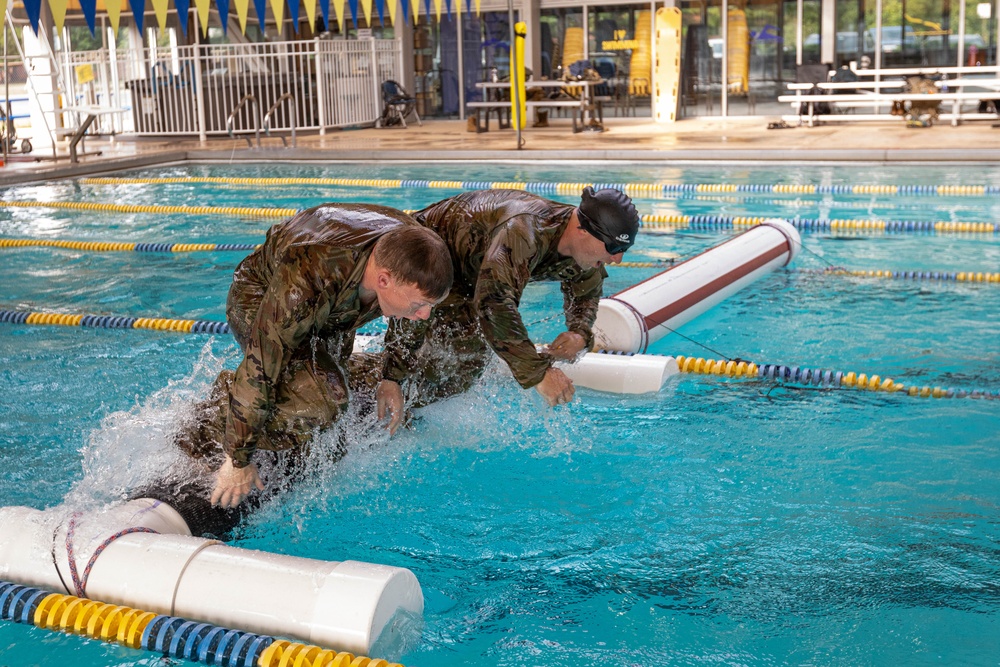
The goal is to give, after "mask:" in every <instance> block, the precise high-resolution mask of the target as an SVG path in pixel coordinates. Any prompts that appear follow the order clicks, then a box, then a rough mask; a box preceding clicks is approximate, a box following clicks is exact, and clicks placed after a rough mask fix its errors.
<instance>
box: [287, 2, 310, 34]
mask: <svg viewBox="0 0 1000 667" xmlns="http://www.w3.org/2000/svg"><path fill="white" fill-rule="evenodd" d="M301 4H302V3H301V1H300V0H288V17H289V18H290V19H291V20H292V32H294V33H295V34H296V35H297V34H299V5H301ZM309 30H310V32H311V31H312V26H309Z"/></svg>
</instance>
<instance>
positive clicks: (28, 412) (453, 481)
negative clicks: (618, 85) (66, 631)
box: [0, 164, 1000, 666]
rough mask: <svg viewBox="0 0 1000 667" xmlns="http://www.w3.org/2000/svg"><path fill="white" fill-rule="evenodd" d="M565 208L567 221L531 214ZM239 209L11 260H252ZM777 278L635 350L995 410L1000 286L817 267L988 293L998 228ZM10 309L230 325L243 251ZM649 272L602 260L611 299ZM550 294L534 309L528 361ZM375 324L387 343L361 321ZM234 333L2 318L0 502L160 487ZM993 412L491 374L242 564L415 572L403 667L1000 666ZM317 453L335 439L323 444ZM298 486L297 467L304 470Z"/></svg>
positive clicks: (626, 175)
mask: <svg viewBox="0 0 1000 667" xmlns="http://www.w3.org/2000/svg"><path fill="white" fill-rule="evenodd" d="M126 175H127V176H134V177H157V178H163V177H184V176H232V177H248V178H260V177H276V176H285V177H349V178H355V179H408V178H410V179H431V178H433V179H436V180H442V181H444V180H452V179H454V180H463V181H468V180H489V181H514V180H523V181H531V182H578V181H579V182H593V181H599V182H618V183H621V182H626V183H631V182H675V183H726V184H732V183H758V184H771V183H785V184H825V185H835V184H863V185H866V184H912V185H942V184H945V185H966V184H970V183H974V184H991V185H998V184H1000V170H992V171H988V170H987V171H984V170H983V168H982V167H976V168H962V167H948V168H946V169H944V168H942V169H937V168H917V167H884V166H863V165H857V166H853V167H794V168H788V169H784V170H783V169H775V168H771V167H741V166H732V167H725V166H715V167H708V166H699V167H686V166H670V167H655V166H643V167H641V168H639V167H621V166H616V165H611V164H598V165H550V166H536V167H524V166H517V165H506V164H499V165H492V166H490V167H488V168H487V167H483V166H473V165H460V166H456V165H374V166H371V165H367V166H351V165H326V166H323V165H309V166H296V165H276V164H269V165H264V166H252V165H248V166H231V165H228V166H216V165H205V166H185V167H170V168H163V169H158V170H145V171H142V172H131V173H129V174H126ZM455 192H456V190H453V189H451V190H450V189H447V188H416V187H412V188H394V187H383V188H379V187H365V186H335V187H330V186H319V185H288V186H281V187H266V188H263V187H259V186H252V185H246V186H237V185H224V184H204V183H202V184H189V183H162V184H158V183H149V184H123V185H98V184H91V183H85V182H82V181H66V182H59V183H50V184H45V185H34V186H23V187H18V188H12V189H9V190H7V191H6V192H5V193H4V197H3V199H4V200H32V201H77V202H116V203H129V204H141V205H154V204H163V203H175V204H190V205H212V206H241V207H279V208H285V207H288V208H299V207H305V206H311V205H314V204H317V203H320V202H323V201H334V200H350V201H362V202H372V203H383V204H388V205H391V206H396V207H399V208H404V209H416V208H421V207H423V206H425V205H426V204H428V203H430V202H433V201H437V200H438V199H441V198H444V197H446V196H449V195H451V194H453V193H455ZM553 198H555V199H561V200H563V201H573V197H572V196H568V195H565V196H564V195H553ZM636 204H637V206H638V208H639V210H640V212H641V213H645V214H654V213H655V214H659V215H663V216H668V215H686V216H715V217H720V216H721V217H733V216H778V217H790V218H794V217H801V218H852V219H888V220H904V221H918V222H920V221H924V222H934V221H990V222H992V221H997V220H1000V197H996V196H992V197H974V196H933V197H932V196H916V195H915V196H909V197H902V196H889V195H868V194H865V195H843V194H837V195H827V194H819V195H805V194H789V195H781V194H775V193H770V192H767V193H764V192H756V193H754V192H750V193H741V192H735V193H734V192H719V193H710V192H682V193H675V194H674V195H670V194H667V195H663V196H659V197H655V198H653V197H649V198H642V197H636ZM273 222H275V220H270V219H266V218H259V217H252V216H246V217H241V216H232V215H230V216H225V215H223V216H218V215H195V216H188V215H153V214H148V213H135V214H121V213H105V212H79V211H67V210H58V209H48V208H4V209H0V237H18V238H51V239H73V240H102V241H135V242H208V243H230V242H232V243H253V242H259V241H260V240H261V239H262V237H263V233H264V230H265V229H266V228H267V226H269V225H270V224H272V223H273ZM659 231H661V232H662V233H656V234H653V233H646V234H643V235H641V236H640V241H639V243H638V245H637V246H636V248H635V250H633V251H632V252H631V253H630V254H629V256H628V258H627V259H629V260H633V261H641V260H656V259H662V258H664V257H669V256H673V255H677V256H680V257H686V256H690V255H692V254H694V253H697V252H700V251H701V250H703V249H705V248H708V247H710V246H713V245H715V244H717V243H719V242H721V241H722V240H723V239H725V238H727V237H728V236H729V235H731V234H732V232H731V231H727V230H725V229H720V228H718V227H717V226H716V227H713V226H712V225H711V224H708V223H706V224H705V225H703V226H702V227H698V226H697V225H696V226H694V227H693V228H688V229H680V230H674V229H672V228H667V229H664V230H659ZM803 244H804V249H803V252H802V253H801V254H800V255H799V257H798V259H797V260H796V261H795V263H794V265H793V267H791V269H790V270H787V271H780V272H777V273H775V274H773V275H771V276H769V277H767V278H765V279H762V280H761V281H759V282H758V283H756V284H754V285H753V286H751V287H750V288H748V289H746V290H744V291H743V292H741V293H739V294H737V295H736V296H734V297H732V298H730V299H729V300H727V301H726V302H724V303H722V304H721V305H719V306H718V307H716V308H714V309H713V310H711V311H709V312H708V313H706V314H705V315H703V316H702V317H700V318H698V319H697V320H694V321H692V322H691V323H690V324H688V325H686V326H685V327H683V328H682V329H681V333H682V334H683V336H684V337H682V336H680V335H676V334H675V335H669V336H667V337H665V338H664V339H662V340H661V341H659V342H658V343H657V344H656V345H655V347H654V349H653V350H652V351H653V352H656V353H662V354H684V355H689V356H696V357H715V358H719V356H721V355H726V356H730V357H742V358H746V359H752V360H754V361H757V362H759V363H763V362H768V363H782V364H789V365H798V366H808V367H812V368H832V369H843V370H853V371H858V372H866V373H878V374H879V375H881V376H882V377H891V378H893V379H895V380H897V381H902V382H905V383H906V384H908V385H918V386H923V385H928V386H942V387H956V388H960V389H970V390H971V389H977V388H979V389H988V390H990V391H992V392H994V393H995V392H996V391H997V390H998V389H1000V323H998V318H997V317H996V314H997V312H998V310H1000V285H997V284H996V283H991V284H983V283H962V282H956V281H947V280H891V279H869V278H861V277H849V276H838V275H825V274H822V273H812V272H808V271H803V270H802V269H823V268H826V267H828V266H830V265H836V266H843V267H846V268H850V269H886V270H899V271H983V272H997V271H1000V234H996V233H993V234H982V233H964V234H962V233H960V234H935V233H912V232H899V233H870V232H866V231H864V230H863V229H862V230H859V231H843V232H829V231H818V232H811V231H809V230H804V231H803ZM0 253H3V259H4V268H3V270H2V274H0V275H2V276H3V280H2V285H3V289H2V293H0V308H6V309H13V308H17V309H22V310H33V311H47V312H51V311H59V312H68V313H87V314H114V315H122V316H152V317H170V318H192V319H207V320H222V319H224V308H225V295H226V291H227V289H228V286H229V281H230V278H231V273H232V270H233V268H234V267H235V266H236V264H237V263H238V262H239V260H240V259H241V258H242V257H243V255H244V254H245V253H243V252H199V253H190V254H183V253H174V254H171V253H129V252H109V253H97V252H81V251H75V250H66V249H52V248H37V247H28V248H4V249H0ZM656 270H657V269H655V268H624V267H623V268H614V269H612V271H611V278H610V281H609V284H608V287H607V289H608V291H609V292H614V291H618V290H620V289H622V288H624V287H626V286H628V285H631V284H633V283H635V282H637V281H638V280H640V279H642V278H645V277H647V276H649V275H651V274H652V273H653V272H655V271H656ZM559 303H560V297H559V295H558V286H556V285H549V284H535V285H532V286H531V287H530V288H529V290H528V291H527V292H526V294H525V298H524V301H523V303H522V312H523V313H524V314H525V319H526V321H528V322H533V323H535V324H534V325H533V326H532V328H531V330H532V333H533V334H536V335H537V337H538V338H539V339H550V338H552V337H553V336H555V335H556V334H557V333H558V332H559V331H560V327H559V324H558V320H554V321H552V320H547V318H548V317H549V316H551V315H552V314H553V313H555V312H557V311H556V309H557V307H558V304H559ZM376 328H377V327H376ZM237 361H238V357H237V355H236V352H235V346H234V344H233V343H232V341H231V339H230V338H229V337H227V336H223V335H217V336H214V337H213V336H208V335H195V334H189V335H184V334H178V333H171V332H160V331H144V330H107V329H97V328H81V327H58V326H22V325H13V324H0V377H2V378H3V386H4V389H5V391H3V392H0V433H2V435H0V438H2V443H3V448H4V453H5V457H4V461H5V462H6V464H7V470H8V472H7V474H6V475H4V476H3V478H2V479H0V505H30V506H33V507H38V508H41V507H49V506H53V505H57V504H59V503H61V502H63V501H64V499H66V500H67V501H69V502H72V503H73V504H77V505H79V504H83V505H87V504H90V505H98V504H100V503H103V502H106V501H108V500H110V499H113V498H115V497H117V496H118V495H120V494H122V493H123V492H124V490H125V489H127V488H131V487H134V486H137V485H138V484H140V483H141V482H142V481H143V480H146V479H149V478H150V477H151V476H153V475H155V473H156V471H157V470H158V469H160V468H162V467H163V466H167V465H170V463H171V460H172V455H171V453H170V451H169V448H168V446H167V443H168V442H169V437H170V434H171V429H172V428H173V426H174V424H175V423H176V420H177V418H178V416H179V415H180V414H182V413H183V412H184V411H185V410H186V409H188V408H189V406H190V405H191V404H192V402H193V401H195V400H196V399H197V398H199V397H200V396H202V395H203V394H204V392H205V391H206V389H207V386H208V383H209V382H210V381H211V380H212V379H213V378H214V376H215V375H216V374H217V372H218V371H219V370H220V369H221V368H222V367H223V366H229V367H233V366H235V364H236V363H237ZM998 427H1000V402H998V401H995V400H990V401H986V400H975V399H968V398H966V399H957V398H955V399H920V398H911V397H909V396H905V395H900V394H885V393H871V392H859V391H855V390H836V391H820V390H817V389H815V388H812V389H809V388H804V387H799V388H796V386H793V385H791V384H787V385H786V384H782V383H775V382H758V381H748V380H741V379H727V378H719V377H712V376H703V375H688V374H684V375H681V376H679V377H678V378H677V379H675V380H673V381H671V382H670V383H669V384H668V386H667V388H666V389H665V390H664V391H663V392H661V393H660V394H657V395H646V396H638V397H622V396H612V395H603V394H598V393H596V392H589V391H586V390H581V391H580V392H579V395H578V398H577V400H576V401H575V402H574V403H573V404H572V405H570V406H565V407H562V408H559V409H555V410H549V409H546V408H544V407H542V406H541V401H540V399H538V398H537V397H536V396H535V395H534V393H533V392H523V391H521V390H520V389H519V388H518V387H517V386H516V384H515V383H514V382H513V381H512V380H511V379H510V378H509V377H507V375H506V374H505V372H504V371H503V370H502V369H500V368H499V367H495V368H494V370H493V372H491V373H490V374H488V376H487V377H486V378H485V379H484V381H483V382H481V383H479V384H478V385H477V386H476V387H475V388H474V389H473V390H472V391H471V392H470V393H469V394H467V395H464V396H461V397H458V398H456V399H453V400H451V401H448V402H445V403H441V404H438V405H435V406H432V407H430V408H427V409H424V410H423V411H422V412H421V414H420V419H419V420H418V421H417V423H416V424H415V426H414V428H412V429H410V430H408V431H406V432H404V433H402V435H400V436H398V437H396V438H393V439H392V440H388V439H386V438H385V437H384V436H382V435H380V434H379V433H377V432H373V431H371V430H370V429H360V428H359V429H357V430H355V432H354V434H353V435H352V444H353V450H352V453H351V454H350V455H349V456H348V457H347V459H345V460H344V461H342V462H341V463H340V464H339V465H337V466H336V467H333V468H320V469H317V470H314V471H313V472H312V474H311V475H310V476H309V477H308V479H307V480H305V481H304V482H303V484H302V485H300V487H299V488H297V490H296V491H295V492H293V493H292V494H291V495H290V496H289V497H286V498H285V499H284V502H283V503H282V504H281V505H280V506H279V505H271V506H269V507H267V508H265V510H264V511H262V512H261V513H260V514H259V515H258V516H256V517H255V518H254V520H253V521H252V522H251V523H250V524H249V525H247V526H245V528H244V530H243V532H242V534H241V536H240V539H239V540H238V543H239V544H240V545H242V546H246V547H249V548H256V549H264V550H268V551H274V552H280V553H289V554H294V555H299V556H307V557H314V558H325V559H331V560H341V559H345V558H351V559H356V560H361V561H371V562H380V563H386V564H390V565H396V566H401V567H407V568H409V569H411V570H412V571H413V572H414V573H415V574H416V576H417V578H418V579H419V580H420V583H421V585H422V587H423V591H424V595H425V599H426V611H425V617H424V628H423V632H422V634H421V635H420V637H419V639H418V640H415V641H413V642H411V643H410V644H408V645H406V646H403V647H390V650H391V651H393V654H392V655H388V656H385V657H391V658H393V659H396V660H398V661H399V662H402V663H403V664H404V665H446V666H447V665H456V666H457V665H470V664H475V665H566V666H571V665H572V666H576V665H589V664H600V663H604V662H613V663H620V664H636V665H638V664H642V665H674V664H676V665H686V664H704V663H723V664H748V665H758V664H821V665H856V664H870V665H897V664H910V665H923V664H970V665H991V664H995V663H996V656H997V655H998V654H1000V586H998V581H1000V542H998V538H997V531H996V528H997V525H998V524H1000V507H998V503H1000V452H998V446H997V445H998V439H997V432H998ZM333 440H334V437H333V436H332V435H331V436H324V438H323V443H325V444H327V445H330V444H332V442H333ZM317 467H319V466H317ZM0 658H2V659H0V664H3V665H10V666H13V665H49V664H73V665H84V666H91V665H93V666H98V665H100V666H104V665H146V664H161V663H160V662H159V661H158V660H157V659H156V658H154V657H152V656H151V654H149V653H143V652H139V651H134V650H131V649H127V648H123V647H120V646H116V645H112V644H102V643H98V642H93V641H87V640H84V639H81V638H79V637H71V636H67V635H62V634H59V633H53V632H48V631H43V630H38V629H35V628H31V627H26V626H22V625H17V624H13V623H0Z"/></svg>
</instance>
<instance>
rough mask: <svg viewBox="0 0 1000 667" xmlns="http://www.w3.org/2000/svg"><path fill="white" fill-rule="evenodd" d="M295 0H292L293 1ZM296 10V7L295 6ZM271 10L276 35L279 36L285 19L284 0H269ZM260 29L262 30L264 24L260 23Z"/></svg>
mask: <svg viewBox="0 0 1000 667" xmlns="http://www.w3.org/2000/svg"><path fill="white" fill-rule="evenodd" d="M294 1H295V0H292V2H294ZM295 9H296V11H298V7H296V8H295ZM271 12H272V13H273V14H274V24H275V25H276V26H278V36H279V37H280V36H281V28H282V24H283V23H284V21H285V0H271ZM260 29H261V31H263V30H264V24H263V23H261V24H260Z"/></svg>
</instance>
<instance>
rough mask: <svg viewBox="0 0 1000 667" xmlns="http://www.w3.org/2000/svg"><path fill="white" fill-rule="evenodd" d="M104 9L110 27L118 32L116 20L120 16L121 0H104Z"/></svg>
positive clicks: (119, 18)
mask: <svg viewBox="0 0 1000 667" xmlns="http://www.w3.org/2000/svg"><path fill="white" fill-rule="evenodd" d="M104 9H105V10H106V11H107V12H108V22H109V23H111V29H112V30H114V32H115V34H116V35H117V34H118V22H119V20H121V17H122V0H104Z"/></svg>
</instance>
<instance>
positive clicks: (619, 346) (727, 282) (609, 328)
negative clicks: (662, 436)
mask: <svg viewBox="0 0 1000 667" xmlns="http://www.w3.org/2000/svg"><path fill="white" fill-rule="evenodd" d="M801 247H802V240H801V237H800V236H799V233H798V231H797V230H796V229H795V227H794V226H792V224H791V223H789V222H786V221H784V220H777V219H775V220H766V221H764V222H763V223H761V224H760V225H758V226H756V227H752V228H750V229H748V230H747V231H745V232H743V233H742V234H739V235H738V236H735V237H733V238H731V239H729V240H728V241H726V242H724V243H721V244H719V245H717V246H715V247H713V248H710V249H708V250H706V251H705V252H703V253H701V254H699V255H695V256H694V257H692V258H691V259H689V260H687V261H685V262H682V263H680V264H677V265H675V266H672V267H670V268H669V269H666V270H664V271H661V272H660V273H657V274H656V275H654V276H652V277H650V278H648V279H647V280H644V281H642V282H641V283H638V284H636V285H633V286H632V287H629V288H628V289H625V290H622V291H621V292H618V293H617V294H615V295H613V296H611V297H608V298H605V299H601V303H600V306H599V307H598V310H597V321H596V322H595V323H594V340H595V347H596V348H597V349H598V350H599V351H598V352H590V353H587V354H585V355H583V357H582V358H581V359H580V360H578V361H577V362H575V363H572V364H569V363H559V364H557V366H558V367H559V368H560V369H562V370H563V372H565V373H566V375H568V376H569V378H570V379H571V380H572V381H573V383H574V384H575V385H577V386H581V387H587V388H590V389H596V390H598V391H606V392H613V393H619V394H643V393H647V392H656V391H659V390H660V389H661V388H662V387H663V384H664V383H665V382H666V381H667V379H669V378H670V377H671V376H673V375H676V374H677V373H678V372H679V369H678V368H677V361H676V360H675V359H674V358H673V357H669V356H663V355H649V354H643V353H644V352H645V351H646V350H647V349H648V348H649V346H650V344H652V343H654V342H656V341H657V340H659V339H660V338H662V337H663V336H665V335H666V334H667V333H669V332H670V331H672V330H673V329H676V328H677V327H679V326H681V325H682V324H684V323H686V322H689V321H691V320H692V319H694V318H695V317H697V316H698V315H701V314H702V313H704V312H705V311H706V310H708V309H709V308H711V307H712V306H714V305H715V304H717V303H719V302H720V301H722V300H723V299H725V298H726V297H728V296H731V295H732V294H735V293H736V292H738V291H739V290H741V289H743V288H744V287H746V286H747V285H749V284H751V283H753V282H754V281H756V280H758V279H759V278H761V277H763V276H765V275H767V274H769V273H771V272H772V271H774V270H775V269H777V268H779V267H782V266H787V265H788V264H789V263H790V262H791V261H792V260H793V259H794V258H795V256H796V255H797V254H798V251H799V249H800V248H801Z"/></svg>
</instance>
